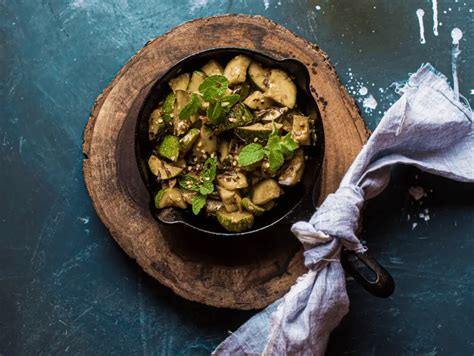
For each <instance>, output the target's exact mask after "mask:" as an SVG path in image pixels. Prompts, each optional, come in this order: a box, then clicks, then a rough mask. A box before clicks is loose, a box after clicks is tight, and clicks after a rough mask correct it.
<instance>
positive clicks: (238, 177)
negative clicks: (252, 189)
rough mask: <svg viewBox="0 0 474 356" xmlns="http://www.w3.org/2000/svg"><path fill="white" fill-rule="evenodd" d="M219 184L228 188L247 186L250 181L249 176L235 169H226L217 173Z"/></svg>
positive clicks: (234, 188)
mask: <svg viewBox="0 0 474 356" xmlns="http://www.w3.org/2000/svg"><path fill="white" fill-rule="evenodd" d="M217 184H218V185H219V186H221V187H223V188H225V189H227V190H236V189H242V188H247V187H248V186H249V183H248V181H247V177H246V176H245V175H244V174H242V173H237V172H235V171H226V172H224V173H222V174H218V175H217Z"/></svg>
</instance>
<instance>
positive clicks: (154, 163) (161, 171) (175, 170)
mask: <svg viewBox="0 0 474 356" xmlns="http://www.w3.org/2000/svg"><path fill="white" fill-rule="evenodd" d="M148 167H149V168H150V171H151V173H153V174H154V175H155V176H157V177H158V178H159V179H160V180H166V179H171V178H174V177H176V176H177V175H179V174H180V173H181V172H182V171H183V169H182V168H179V167H175V166H173V165H171V164H169V163H166V162H165V161H163V160H161V159H159V158H158V157H156V156H155V155H151V156H150V158H149V159H148Z"/></svg>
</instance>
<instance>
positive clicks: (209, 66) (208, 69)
mask: <svg viewBox="0 0 474 356" xmlns="http://www.w3.org/2000/svg"><path fill="white" fill-rule="evenodd" d="M201 70H202V71H203V72H204V74H206V75H207V76H208V77H210V76H211V75H222V73H224V68H223V67H222V66H221V65H220V64H219V62H217V61H215V60H213V59H212V60H210V61H209V62H207V63H206V64H205V65H204V66H203V67H202V68H201Z"/></svg>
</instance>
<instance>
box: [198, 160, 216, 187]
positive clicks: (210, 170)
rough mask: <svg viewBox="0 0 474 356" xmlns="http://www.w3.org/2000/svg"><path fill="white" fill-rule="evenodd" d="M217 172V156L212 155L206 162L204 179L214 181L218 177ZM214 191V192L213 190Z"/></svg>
mask: <svg viewBox="0 0 474 356" xmlns="http://www.w3.org/2000/svg"><path fill="white" fill-rule="evenodd" d="M216 174H217V160H216V158H213V157H210V158H208V159H207V160H206V162H204V167H203V172H202V179H203V181H204V183H205V182H211V183H212V182H213V181H214V179H216ZM211 193H212V192H211Z"/></svg>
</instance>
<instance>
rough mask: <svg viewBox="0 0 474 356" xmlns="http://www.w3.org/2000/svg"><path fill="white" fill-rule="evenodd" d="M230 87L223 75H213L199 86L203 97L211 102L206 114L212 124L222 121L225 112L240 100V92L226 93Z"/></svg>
mask: <svg viewBox="0 0 474 356" xmlns="http://www.w3.org/2000/svg"><path fill="white" fill-rule="evenodd" d="M228 88H229V81H228V80H227V78H226V77H224V76H223V75H211V76H210V77H207V78H206V79H204V81H203V82H202V83H201V85H200V86H199V92H200V93H201V95H202V97H203V99H204V100H205V101H207V102H209V106H208V108H207V112H206V114H207V118H208V120H209V122H210V123H211V124H214V125H215V124H218V123H220V122H221V121H222V118H223V117H224V114H226V113H228V112H229V111H230V109H231V108H232V106H234V105H235V104H236V103H238V102H239V100H240V95H239V94H230V95H225V94H226V92H227V89H228Z"/></svg>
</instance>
